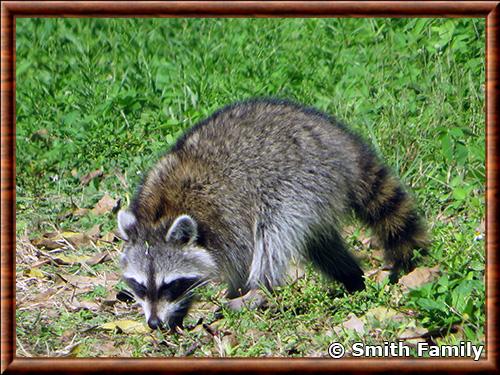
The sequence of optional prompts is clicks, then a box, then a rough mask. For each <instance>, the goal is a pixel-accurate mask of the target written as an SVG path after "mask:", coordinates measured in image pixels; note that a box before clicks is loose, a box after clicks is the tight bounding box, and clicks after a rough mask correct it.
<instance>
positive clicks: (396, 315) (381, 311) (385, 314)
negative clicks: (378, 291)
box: [362, 306, 407, 322]
mask: <svg viewBox="0 0 500 375" xmlns="http://www.w3.org/2000/svg"><path fill="white" fill-rule="evenodd" d="M363 318H364V319H365V320H366V321H370V320H375V321H378V322H386V321H389V320H392V321H396V322H402V321H404V320H406V319H407V316H406V315H405V314H403V313H401V312H399V311H396V310H394V309H391V308H388V307H381V306H377V307H374V308H372V309H370V310H368V311H367V312H366V314H365V315H364V316H363V317H362V319H363Z"/></svg>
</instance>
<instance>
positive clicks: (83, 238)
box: [31, 231, 91, 250]
mask: <svg viewBox="0 0 500 375" xmlns="http://www.w3.org/2000/svg"><path fill="white" fill-rule="evenodd" d="M90 242H91V239H90V237H89V236H87V235H86V234H85V233H78V232H72V231H66V232H62V233H59V232H49V233H45V234H43V236H42V237H41V238H36V239H33V240H31V243H32V244H33V245H35V246H36V247H38V248H46V249H49V250H54V249H59V248H61V247H65V246H68V243H69V244H70V245H71V246H73V247H75V248H80V247H85V246H88V245H90Z"/></svg>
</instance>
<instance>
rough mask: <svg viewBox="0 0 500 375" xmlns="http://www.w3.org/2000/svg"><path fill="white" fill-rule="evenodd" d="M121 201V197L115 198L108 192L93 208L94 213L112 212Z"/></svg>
mask: <svg viewBox="0 0 500 375" xmlns="http://www.w3.org/2000/svg"><path fill="white" fill-rule="evenodd" d="M119 202H120V200H119V199H114V198H112V197H111V196H110V195H109V194H108V193H106V194H104V196H103V197H102V198H101V199H100V200H99V202H97V204H96V206H95V207H94V208H93V209H92V213H93V214H94V215H103V214H106V213H108V212H111V211H113V210H114V209H115V208H116V207H117V205H118V204H119Z"/></svg>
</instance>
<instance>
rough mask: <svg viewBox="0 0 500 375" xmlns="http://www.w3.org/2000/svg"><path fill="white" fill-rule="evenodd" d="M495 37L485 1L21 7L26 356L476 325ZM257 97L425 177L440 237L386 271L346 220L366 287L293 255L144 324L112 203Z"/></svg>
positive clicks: (430, 335) (294, 347)
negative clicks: (73, 14) (208, 121)
mask: <svg viewBox="0 0 500 375" xmlns="http://www.w3.org/2000/svg"><path fill="white" fill-rule="evenodd" d="M484 55H485V22H484V19H55V18H47V19H23V18H18V19H17V20H16V135H17V140H16V238H17V245H16V260H17V263H16V272H17V275H16V280H17V283H16V284H17V289H16V304H17V310H16V323H17V326H16V329H17V355H19V356H78V357H89V356H90V357H94V356H134V357H147V356H185V355H190V356H217V357H219V356H238V357H242V356H327V355H328V346H329V345H330V343H332V342H340V343H343V344H344V345H345V346H346V347H347V348H349V347H350V345H352V344H353V343H354V342H359V341H362V342H365V343H382V342H384V341H389V342H393V341H398V340H404V342H405V343H407V344H408V345H409V346H411V347H412V348H413V347H414V346H415V345H416V343H417V342H419V341H426V342H428V343H430V344H432V345H443V344H457V343H459V342H460V341H470V342H472V343H474V344H480V345H483V344H485V285H484V273H485V265H486V263H485V240H484V219H485V112H484V105H485V90H484V83H485V56H484ZM262 96H272V97H278V98H287V99H291V100H295V101H297V102H300V103H304V104H306V105H310V106H314V107H316V108H318V109H320V110H322V111H324V112H327V113H329V114H332V115H334V116H335V117H337V118H338V119H340V120H342V121H343V122H345V123H347V124H348V125H349V126H350V127H351V128H352V129H354V130H355V131H356V132H358V133H360V134H361V135H362V136H363V137H364V138H365V139H367V140H368V141H369V142H371V143H372V144H373V145H374V147H375V148H376V150H377V151H378V152H379V153H380V155H382V157H383V158H384V160H386V162H387V164H388V165H390V166H391V167H392V168H393V170H394V171H395V173H396V174H398V175H399V176H400V177H401V179H402V180H403V181H404V183H405V185H406V186H408V187H409V189H410V190H411V191H412V193H413V195H414V196H415V199H416V201H417V202H418V207H419V209H420V211H421V212H422V214H423V216H424V217H425V218H426V220H427V222H428V227H429V230H430V233H431V235H432V245H431V247H430V248H429V254H428V255H427V256H425V257H423V258H422V260H421V263H420V264H419V268H418V269H417V270H416V271H415V272H414V273H412V274H410V275H408V276H407V277H406V278H404V279H402V280H401V282H400V283H398V284H389V283H388V282H387V278H386V277H385V273H384V271H383V270H382V269H381V266H382V261H381V249H380V248H379V247H378V246H377V244H375V243H373V242H371V241H370V237H369V232H368V231H367V230H366V229H365V228H362V227H359V226H358V225H356V223H353V225H349V226H347V227H346V230H345V232H346V238H347V242H348V244H349V247H350V248H351V249H352V250H353V252H354V253H355V254H356V255H357V256H358V257H359V258H360V259H361V264H362V266H363V269H364V270H365V271H366V283H367V289H366V290H365V291H363V292H359V293H356V294H354V295H348V294H346V293H345V291H344V290H343V289H342V287H341V286H340V285H337V284H332V283H330V282H327V281H326V280H325V279H323V278H322V277H321V276H319V275H318V274H317V273H316V272H314V271H313V270H311V269H310V268H309V267H307V266H306V267H300V266H299V267H297V268H296V269H294V271H297V272H291V276H290V279H291V282H290V284H288V285H286V286H283V287H281V288H279V289H277V290H275V291H274V292H273V293H268V295H267V299H268V305H267V307H266V308H262V309H259V310H256V311H255V310H250V309H243V310H242V311H237V312H236V311H231V310H229V309H227V308H226V306H225V304H224V302H225V299H224V288H225V286H224V285H215V284H213V285H209V286H207V287H205V288H204V289H203V290H202V291H201V292H200V300H199V301H198V302H197V303H196V305H195V307H194V309H193V311H192V313H191V314H190V315H189V317H188V319H187V321H186V322H185V327H184V330H183V331H182V332H177V333H169V332H166V331H154V332H151V331H149V329H147V326H145V325H144V318H143V316H142V312H141V311H140V309H139V308H138V307H137V306H136V305H134V304H133V303H131V302H127V301H124V300H123V298H121V296H122V294H121V293H120V291H122V290H123V289H125V284H124V283H123V282H122V281H121V280H120V275H119V268H118V256H119V252H120V249H121V246H122V242H121V240H120V239H119V238H117V236H115V235H114V232H115V230H116V211H117V209H118V207H119V206H120V205H121V206H122V207H126V206H127V205H128V203H129V201H130V199H131V197H132V195H133V193H134V191H135V188H136V186H137V184H138V183H139V182H140V180H141V176H142V175H143V174H144V173H145V171H147V169H148V168H149V167H151V166H152V165H153V164H154V162H155V160H156V159H157V158H158V157H159V156H160V155H162V154H163V153H164V152H165V151H166V150H167V149H168V147H169V145H172V144H173V143H174V142H175V140H176V138H177V137H179V135H180V134H182V132H183V131H184V130H186V129H188V128H189V127H190V126H192V125H193V124H195V123H196V122H197V121H199V120H201V119H203V118H204V117H205V116H207V115H209V114H210V113H211V112H213V111H214V110H216V109H218V108H219V107H221V106H223V105H225V104H228V103H230V102H233V101H236V100H243V99H246V98H250V97H262ZM292 274H293V275H292ZM348 354H349V351H348ZM412 355H415V351H413V350H412Z"/></svg>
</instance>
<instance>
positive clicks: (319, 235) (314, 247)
mask: <svg viewBox="0 0 500 375" xmlns="http://www.w3.org/2000/svg"><path fill="white" fill-rule="evenodd" d="M305 256H306V258H307V259H309V260H310V261H311V262H312V263H313V265H314V266H315V267H316V268H317V269H319V270H320V271H321V272H322V273H323V274H325V275H326V276H327V277H329V278H331V279H334V280H337V281H340V282H341V283H342V284H344V286H345V288H346V289H347V291H348V292H349V293H353V292H356V291H358V290H363V289H364V288H365V282H364V280H363V270H362V269H361V268H360V267H359V265H358V262H357V261H356V259H355V258H354V257H353V256H352V255H351V254H350V253H349V252H348V251H347V249H346V248H345V245H344V241H343V240H342V237H341V236H340V234H339V233H338V232H337V230H336V229H334V228H328V230H325V229H324V228H322V229H321V230H314V231H312V232H311V235H310V236H309V237H308V238H307V239H306V241H305Z"/></svg>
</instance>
